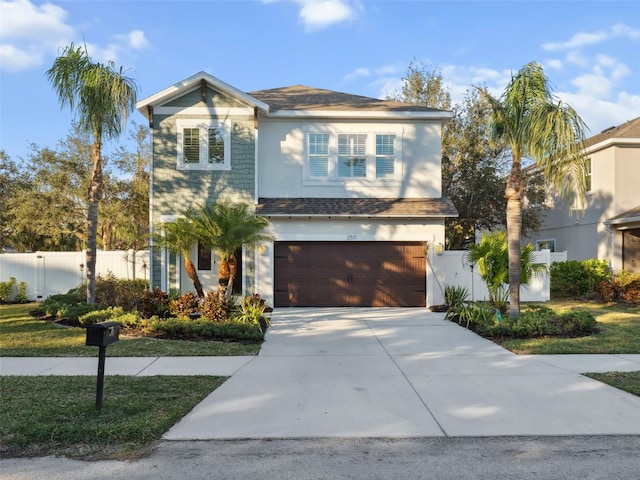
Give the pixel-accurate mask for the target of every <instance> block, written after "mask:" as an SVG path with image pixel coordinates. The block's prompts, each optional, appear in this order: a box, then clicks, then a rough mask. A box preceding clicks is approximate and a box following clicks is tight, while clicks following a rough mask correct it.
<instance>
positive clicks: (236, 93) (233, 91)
mask: <svg viewBox="0 0 640 480" xmlns="http://www.w3.org/2000/svg"><path fill="white" fill-rule="evenodd" d="M201 80H205V81H206V82H207V84H208V85H211V86H212V87H213V88H214V89H216V90H219V91H221V92H223V93H225V94H227V95H229V96H231V97H235V98H238V99H239V100H241V101H243V102H245V103H248V104H249V105H251V106H254V107H258V108H259V109H260V110H263V111H264V112H269V105H267V104H266V103H264V102H261V101H260V100H258V99H257V98H254V97H252V96H251V95H248V94H247V93H245V92H243V91H241V90H238V89H237V88H235V87H233V86H231V85H229V84H228V83H225V82H223V81H222V80H220V79H218V78H216V77H214V76H213V75H209V74H208V73H206V72H198V73H196V74H195V75H192V76H191V77H189V78H186V79H185V80H182V81H181V82H178V83H175V84H174V85H172V86H171V87H169V88H165V89H164V90H161V91H160V92H158V93H155V94H153V95H151V96H149V97H147V98H145V99H143V100H140V101H139V102H138V103H136V109H137V110H138V111H139V112H140V113H142V115H144V116H145V117H146V118H148V112H147V109H146V108H145V107H147V105H152V106H156V105H162V104H164V103H167V102H169V101H171V100H172V99H174V98H177V97H180V96H182V95H184V94H185V93H187V92H189V91H191V90H194V89H195V88H197V87H198V86H199V84H200V81H201Z"/></svg>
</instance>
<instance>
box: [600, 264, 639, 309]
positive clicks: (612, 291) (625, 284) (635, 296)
mask: <svg viewBox="0 0 640 480" xmlns="http://www.w3.org/2000/svg"><path fill="white" fill-rule="evenodd" d="M598 293H599V294H600V296H601V297H602V299H603V300H604V301H605V302H622V303H629V304H632V305H640V273H629V272H622V273H620V274H618V275H616V276H615V277H614V278H613V279H611V280H609V281H603V282H601V283H600V284H599V285H598Z"/></svg>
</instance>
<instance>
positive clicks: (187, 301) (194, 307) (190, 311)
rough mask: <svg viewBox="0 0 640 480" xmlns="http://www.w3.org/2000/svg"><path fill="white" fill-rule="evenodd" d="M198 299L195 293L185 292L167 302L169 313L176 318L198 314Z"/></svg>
mask: <svg viewBox="0 0 640 480" xmlns="http://www.w3.org/2000/svg"><path fill="white" fill-rule="evenodd" d="M199 310H200V299H199V298H198V295H196V293H195V292H191V291H189V292H187V293H185V294H184V295H182V296H180V297H178V298H176V299H175V300H171V301H170V302H169V311H170V312H171V314H172V315H174V316H176V317H188V316H190V315H194V314H196V313H198V312H199Z"/></svg>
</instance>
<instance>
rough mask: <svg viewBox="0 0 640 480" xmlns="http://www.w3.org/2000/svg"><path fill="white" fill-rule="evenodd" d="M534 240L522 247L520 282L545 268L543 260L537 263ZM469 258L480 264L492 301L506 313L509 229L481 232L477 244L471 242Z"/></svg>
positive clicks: (525, 281)
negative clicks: (534, 259) (535, 260)
mask: <svg viewBox="0 0 640 480" xmlns="http://www.w3.org/2000/svg"><path fill="white" fill-rule="evenodd" d="M533 250H534V247H533V245H532V244H530V243H529V244H527V245H525V246H524V247H522V249H521V251H520V275H519V282H520V285H527V284H529V282H530V281H531V279H532V278H533V277H534V276H535V275H538V274H540V273H542V272H544V271H546V269H547V266H546V265H545V264H544V263H534V261H533ZM468 256H469V260H470V261H471V262H472V263H473V264H474V265H476V266H477V267H478V273H479V274H480V277H481V278H482V280H483V281H484V282H485V284H486V285H487V290H489V303H491V305H493V306H494V307H496V308H498V309H500V310H501V311H502V312H503V313H504V308H503V307H505V306H506V301H507V295H506V293H507V289H506V286H507V284H508V283H509V255H508V248H507V234H506V232H494V233H491V234H489V235H487V234H486V233H483V234H482V240H481V241H480V243H478V244H474V245H471V246H469V255H468Z"/></svg>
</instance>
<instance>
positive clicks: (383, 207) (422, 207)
mask: <svg viewBox="0 0 640 480" xmlns="http://www.w3.org/2000/svg"><path fill="white" fill-rule="evenodd" d="M256 213H257V214H258V215H262V216H265V217H268V216H285V217H286V216H336V217H419V218H429V217H457V216H458V212H457V210H456V208H455V207H454V205H453V202H451V200H450V199H448V198H425V199H422V198H260V199H259V200H258V205H256Z"/></svg>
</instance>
